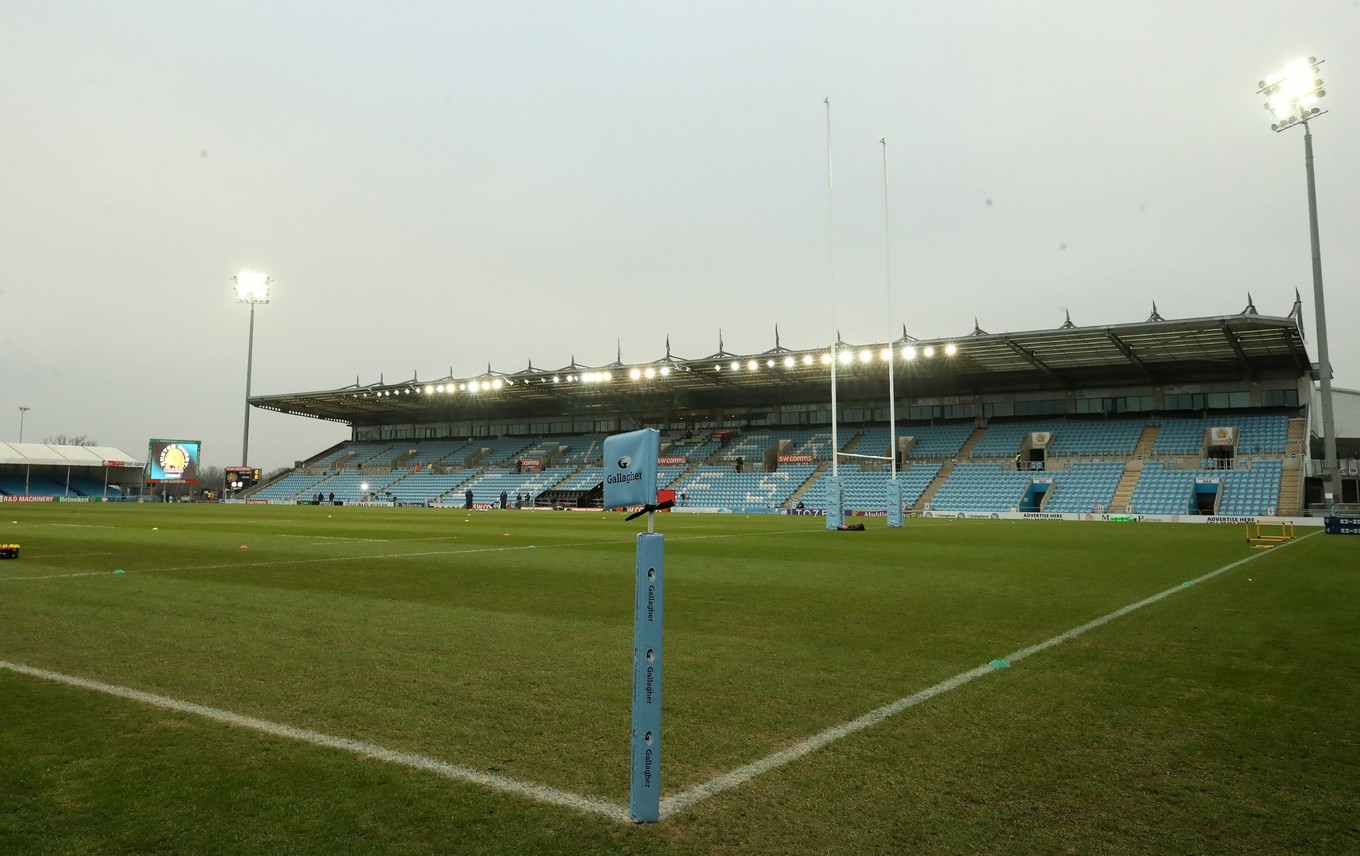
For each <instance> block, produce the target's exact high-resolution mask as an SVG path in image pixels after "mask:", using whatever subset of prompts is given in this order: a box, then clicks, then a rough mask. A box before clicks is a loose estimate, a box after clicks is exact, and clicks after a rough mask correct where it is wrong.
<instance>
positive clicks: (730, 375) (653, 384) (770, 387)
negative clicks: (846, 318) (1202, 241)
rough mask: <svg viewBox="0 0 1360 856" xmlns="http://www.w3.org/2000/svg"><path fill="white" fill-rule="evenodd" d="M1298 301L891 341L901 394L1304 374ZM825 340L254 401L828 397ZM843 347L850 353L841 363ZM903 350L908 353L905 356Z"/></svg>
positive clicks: (649, 405) (398, 412) (465, 405)
mask: <svg viewBox="0 0 1360 856" xmlns="http://www.w3.org/2000/svg"><path fill="white" fill-rule="evenodd" d="M1301 317H1302V315H1301V306H1300V302H1299V301H1298V300H1297V299H1296V301H1295V304H1294V308H1293V310H1292V311H1291V312H1290V314H1289V315H1288V316H1285V317H1270V316H1263V315H1260V314H1258V313H1257V312H1256V308H1255V306H1254V305H1252V303H1251V301H1250V296H1249V297H1248V304H1247V308H1246V309H1244V310H1243V311H1242V312H1240V313H1238V314H1236V315H1226V316H1217V317H1208V318H1189V319H1181V320H1171V321H1168V320H1166V319H1164V318H1162V317H1161V316H1160V315H1159V314H1158V313H1157V308H1156V305H1155V304H1154V305H1153V311H1152V315H1151V317H1149V318H1148V320H1146V321H1143V322H1138V323H1132V324H1114V325H1104V326H1091V327H1079V326H1077V325H1075V324H1073V323H1072V321H1071V319H1070V317H1069V318H1068V320H1067V321H1066V323H1064V324H1063V325H1062V326H1061V327H1058V328H1056V329H1050V330H1033V331H1028V332H1020V333H1009V332H1008V333H988V332H986V331H984V330H981V329H979V328H977V326H976V324H975V325H974V330H973V331H972V332H971V333H969V334H967V335H964V336H960V337H957V338H953V339H948V338H946V339H934V340H920V339H914V338H912V337H910V336H908V335H906V331H905V329H904V330H903V336H902V338H900V339H898V340H897V341H895V342H893V343H892V345H893V348H894V351H895V352H896V353H897V354H899V357H898V362H897V363H896V364H895V366H896V368H895V378H896V382H897V388H898V394H899V395H900V396H903V397H906V398H911V399H919V398H925V397H934V396H962V395H979V394H986V393H999V392H1021V391H1042V390H1053V391H1066V390H1075V389H1090V388H1106V387H1120V386H1140V385H1149V384H1151V385H1179V384H1191V383H1205V382H1213V381H1253V380H1260V379H1263V378H1299V377H1301V376H1303V375H1305V374H1309V373H1310V372H1313V371H1314V369H1313V366H1312V364H1311V362H1310V361H1309V358H1308V354H1307V351H1306V349H1305V347H1304V342H1303V331H1302V326H1301ZM887 348H888V344H887V343H885V342H877V343H866V344H851V343H846V342H839V343H838V344H837V346H836V351H837V353H838V354H839V355H840V359H841V361H842V362H841V363H839V364H838V366H837V368H838V376H837V390H838V393H839V394H840V396H841V397H842V400H844V401H852V400H854V399H855V398H856V397H860V398H864V397H870V398H877V397H879V396H881V395H882V390H883V388H884V386H885V384H886V379H887V364H886V362H885V361H884V352H885V351H886V350H887ZM830 350H831V348H830V346H823V347H819V348H811V349H790V348H785V347H782V346H781V345H779V343H778V336H777V335H776V343H775V347H774V348H772V349H770V350H767V351H762V352H760V353H755V354H735V353H730V352H728V351H725V350H721V349H720V350H719V351H718V352H716V353H713V354H709V355H707V356H704V357H699V358H682V357H676V356H673V355H672V354H671V353H670V349H669V345H668V346H667V352H666V354H665V356H663V357H661V358H659V359H657V360H654V361H651V362H644V363H624V362H622V360H616V361H615V362H613V363H610V364H608V365H604V366H584V365H579V364H577V363H576V362H575V361H574V360H573V362H572V363H570V364H568V365H566V366H563V367H562V368H559V369H551V370H545V369H539V368H535V367H533V366H532V365H531V366H530V367H529V368H527V369H525V370H523V371H519V372H513V373H507V372H499V371H494V370H492V369H491V367H490V366H488V367H487V371H486V372H484V373H482V374H479V375H476V376H473V377H463V378H455V377H452V376H449V377H444V378H440V379H438V380H420V379H418V378H415V377H412V378H411V379H410V380H406V381H401V382H397V383H387V382H382V381H380V382H378V383H375V384H369V385H361V384H359V383H357V381H356V383H355V384H354V385H352V386H346V387H342V388H339V389H332V390H325V391H320V392H301V393H290V394H283V395H261V396H254V397H252V398H251V399H250V404H252V405H253V406H255V407H259V408H263V409H266V410H273V411H278V412H281V413H290V414H294V415H298V416H308V417H311V418H314V419H327V420H332V421H336V422H345V423H352V424H360V425H374V424H391V423H406V422H415V423H420V422H441V421H450V420H463V419H474V420H480V419H506V418H529V417H534V416H537V417H542V416H545V415H553V414H572V415H580V414H588V413H591V412H597V413H600V414H601V415H605V414H615V413H628V412H644V411H647V412H655V411H658V410H660V411H665V410H674V409H696V410H698V409H709V408H721V407H726V406H735V405H748V404H751V403H754V402H759V403H761V404H771V405H775V404H788V403H804V402H810V401H825V400H827V398H828V396H829V392H828V387H829V383H830V365H829V359H830ZM847 356H848V358H849V362H846V359H847ZM909 357H910V358H909Z"/></svg>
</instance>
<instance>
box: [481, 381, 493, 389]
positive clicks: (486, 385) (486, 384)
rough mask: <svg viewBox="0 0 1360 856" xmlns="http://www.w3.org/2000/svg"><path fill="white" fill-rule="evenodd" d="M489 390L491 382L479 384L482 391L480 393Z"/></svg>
mask: <svg viewBox="0 0 1360 856" xmlns="http://www.w3.org/2000/svg"><path fill="white" fill-rule="evenodd" d="M489 389H491V382H490V381H486V380H484V381H482V384H481V390H482V392H486V391H487V390H489Z"/></svg>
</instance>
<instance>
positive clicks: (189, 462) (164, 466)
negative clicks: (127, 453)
mask: <svg viewBox="0 0 1360 856" xmlns="http://www.w3.org/2000/svg"><path fill="white" fill-rule="evenodd" d="M199 445H200V441H198V440H152V441H151V442H150V443H149V444H148V445H147V451H146V480H147V481H149V482H189V483H193V482H197V481H198V451H199Z"/></svg>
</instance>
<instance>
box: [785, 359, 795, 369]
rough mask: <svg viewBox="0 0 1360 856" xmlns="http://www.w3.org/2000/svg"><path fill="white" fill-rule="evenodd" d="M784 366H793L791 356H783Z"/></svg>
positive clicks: (788, 367) (787, 367)
mask: <svg viewBox="0 0 1360 856" xmlns="http://www.w3.org/2000/svg"><path fill="white" fill-rule="evenodd" d="M784 368H786V369H791V368H793V357H785V358H784Z"/></svg>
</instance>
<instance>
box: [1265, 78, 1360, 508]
mask: <svg viewBox="0 0 1360 856" xmlns="http://www.w3.org/2000/svg"><path fill="white" fill-rule="evenodd" d="M1322 62H1323V61H1322V60H1320V59H1318V58H1317V57H1314V56H1310V57H1308V58H1307V59H1299V60H1295V61H1293V62H1291V63H1289V64H1288V65H1286V66H1285V67H1284V68H1283V69H1281V70H1280V71H1277V72H1275V73H1273V74H1271V75H1269V76H1268V77H1266V79H1265V80H1262V81H1260V83H1259V84H1258V86H1259V87H1260V88H1259V89H1258V90H1257V93H1258V94H1260V95H1264V96H1265V97H1266V104H1265V107H1266V110H1268V111H1270V115H1271V117H1272V118H1273V119H1274V121H1273V122H1271V124H1270V129H1271V130H1272V131H1275V132H1277V133H1278V132H1280V131H1285V130H1288V129H1290V128H1293V127H1295V126H1296V125H1302V126H1303V160H1304V165H1305V167H1306V169H1307V173H1308V230H1309V231H1308V234H1309V238H1310V241H1311V244H1312V251H1313V304H1314V306H1315V307H1316V312H1317V337H1318V375H1319V377H1320V378H1321V380H1322V435H1323V436H1322V443H1323V449H1324V452H1323V454H1324V455H1325V458H1324V460H1323V469H1324V470H1325V471H1326V476H1327V481H1326V485H1327V490H1326V491H1324V493H1329V494H1330V495H1331V496H1332V502H1341V500H1342V494H1341V470H1340V469H1339V468H1338V467H1337V460H1336V425H1335V421H1334V419H1333V417H1332V363H1331V358H1330V357H1329V356H1328V354H1327V308H1326V304H1325V302H1324V300H1323V295H1322V245H1321V243H1320V241H1319V240H1318V214H1317V185H1316V182H1315V180H1314V176H1313V131H1312V129H1311V128H1309V126H1308V121H1309V120H1310V119H1316V118H1318V117H1319V116H1321V115H1323V114H1324V113H1326V112H1327V111H1326V110H1323V109H1322V108H1320V107H1318V106H1317V103H1318V99H1320V98H1322V97H1323V96H1324V95H1326V94H1327V91H1326V90H1325V89H1323V88H1322V78H1321V77H1319V76H1318V74H1319V72H1318V66H1320V65H1322Z"/></svg>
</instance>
